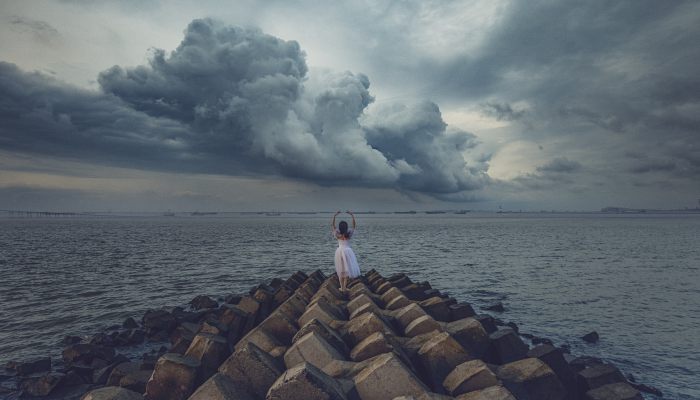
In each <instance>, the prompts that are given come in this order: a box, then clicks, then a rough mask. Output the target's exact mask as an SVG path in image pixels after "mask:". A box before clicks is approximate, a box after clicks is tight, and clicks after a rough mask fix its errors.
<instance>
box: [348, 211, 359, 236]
mask: <svg viewBox="0 0 700 400" xmlns="http://www.w3.org/2000/svg"><path fill="white" fill-rule="evenodd" d="M346 212H347V213H348V214H350V216H351V217H352V230H353V231H354V230H355V226H356V225H357V224H355V214H353V213H351V212H350V210H348V211H346Z"/></svg>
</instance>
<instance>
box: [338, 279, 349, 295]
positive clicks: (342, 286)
mask: <svg viewBox="0 0 700 400" xmlns="http://www.w3.org/2000/svg"><path fill="white" fill-rule="evenodd" d="M347 286H348V277H347V276H344V277H342V278H340V291H341V292H344V291H346V290H347Z"/></svg>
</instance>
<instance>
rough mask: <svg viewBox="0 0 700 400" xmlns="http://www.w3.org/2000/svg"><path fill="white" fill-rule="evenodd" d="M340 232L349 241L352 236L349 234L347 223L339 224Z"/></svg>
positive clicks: (341, 222)
mask: <svg viewBox="0 0 700 400" xmlns="http://www.w3.org/2000/svg"><path fill="white" fill-rule="evenodd" d="M338 231H340V234H341V235H343V237H344V238H345V239H348V238H349V237H350V234H349V233H348V223H347V222H345V221H340V223H339V224H338Z"/></svg>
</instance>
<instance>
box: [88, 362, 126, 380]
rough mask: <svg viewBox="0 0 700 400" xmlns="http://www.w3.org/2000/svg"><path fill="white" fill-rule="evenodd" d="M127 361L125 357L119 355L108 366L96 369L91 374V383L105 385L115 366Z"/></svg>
mask: <svg viewBox="0 0 700 400" xmlns="http://www.w3.org/2000/svg"><path fill="white" fill-rule="evenodd" d="M128 361H129V359H128V358H126V356H123V355H121V354H119V355H117V356H116V357H115V358H114V359H113V360H112V362H111V363H110V364H109V365H105V366H104V367H101V368H98V369H96V370H95V371H94V372H93V374H92V383H96V384H98V385H104V384H105V383H107V379H108V378H109V376H110V375H111V374H112V371H113V370H114V368H115V367H116V366H117V365H119V364H123V363H125V362H128Z"/></svg>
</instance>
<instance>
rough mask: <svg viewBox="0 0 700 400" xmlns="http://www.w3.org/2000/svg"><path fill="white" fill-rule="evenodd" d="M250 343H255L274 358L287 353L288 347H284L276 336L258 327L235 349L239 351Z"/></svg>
mask: <svg viewBox="0 0 700 400" xmlns="http://www.w3.org/2000/svg"><path fill="white" fill-rule="evenodd" d="M248 343H254V344H255V345H256V346H258V347H259V348H261V349H262V350H263V351H266V352H268V353H270V354H273V355H274V356H277V355H282V354H284V352H285V351H287V348H286V346H284V344H283V343H282V342H280V341H279V340H277V339H276V338H275V337H274V336H272V335H270V334H269V333H267V331H266V330H264V329H260V327H257V328H255V329H253V330H252V331H250V332H248V334H247V335H245V336H244V337H243V338H242V339H241V340H240V341H239V342H238V343H237V344H236V347H235V349H236V350H238V349H240V348H243V347H245V346H246V345H247V344H248Z"/></svg>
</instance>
